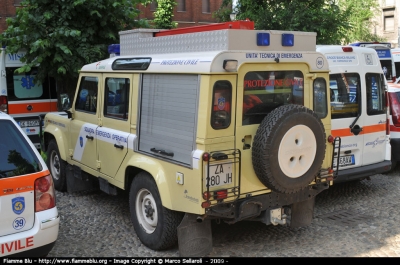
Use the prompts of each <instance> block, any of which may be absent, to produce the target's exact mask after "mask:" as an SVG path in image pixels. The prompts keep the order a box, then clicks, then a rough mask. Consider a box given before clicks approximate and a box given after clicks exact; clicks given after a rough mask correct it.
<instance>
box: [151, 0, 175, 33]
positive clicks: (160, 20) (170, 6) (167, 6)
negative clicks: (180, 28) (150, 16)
mask: <svg viewBox="0 0 400 265" xmlns="http://www.w3.org/2000/svg"><path fill="white" fill-rule="evenodd" d="M175 6H176V1H175V0H157V10H156V11H155V12H154V20H153V22H154V27H155V28H156V29H173V28H176V27H177V25H178V23H176V22H173V21H172V18H173V17H174V7H175Z"/></svg>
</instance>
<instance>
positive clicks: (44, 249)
mask: <svg viewBox="0 0 400 265" xmlns="http://www.w3.org/2000/svg"><path fill="white" fill-rule="evenodd" d="M59 224H60V216H59V214H58V211H57V208H56V207H54V208H52V209H49V210H46V211H42V212H38V213H35V224H34V225H33V227H32V228H31V229H29V230H26V231H23V232H20V233H14V234H10V235H6V236H1V237H0V257H3V256H7V257H24V256H25V257H45V256H47V254H48V253H49V252H50V251H51V249H52V248H53V246H54V244H55V242H56V240H57V237H58V229H59Z"/></svg>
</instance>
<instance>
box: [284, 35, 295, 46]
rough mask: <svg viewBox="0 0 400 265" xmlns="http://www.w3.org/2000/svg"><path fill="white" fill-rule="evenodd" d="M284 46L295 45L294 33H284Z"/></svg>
mask: <svg viewBox="0 0 400 265" xmlns="http://www.w3.org/2000/svg"><path fill="white" fill-rule="evenodd" d="M282 46H294V35H293V34H289V33H283V34H282Z"/></svg>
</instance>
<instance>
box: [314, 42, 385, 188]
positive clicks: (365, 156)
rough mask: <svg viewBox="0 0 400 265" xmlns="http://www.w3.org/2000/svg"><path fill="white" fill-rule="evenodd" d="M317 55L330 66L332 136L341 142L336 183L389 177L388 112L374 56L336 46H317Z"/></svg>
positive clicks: (366, 50)
mask: <svg viewBox="0 0 400 265" xmlns="http://www.w3.org/2000/svg"><path fill="white" fill-rule="evenodd" d="M316 50H317V51H318V52H321V53H322V54H324V56H325V57H326V59H327V61H328V64H329V69H330V74H329V84H330V94H331V103H330V104H331V117H332V135H333V136H334V137H335V136H339V137H340V139H341V145H340V160H339V164H338V165H337V164H335V166H338V167H339V170H338V175H337V178H336V179H335V180H334V183H340V182H345V181H349V180H355V179H362V178H366V177H369V176H372V175H374V174H378V173H383V172H387V171H388V170H390V168H391V145H390V132H389V128H390V124H389V107H388V105H387V104H388V99H387V85H386V80H385V77H384V75H383V72H382V68H381V65H380V63H379V57H378V56H377V53H376V51H375V50H374V49H371V48H364V47H353V46H336V45H322V46H320V45H318V46H317V49H316ZM335 162H336V160H335Z"/></svg>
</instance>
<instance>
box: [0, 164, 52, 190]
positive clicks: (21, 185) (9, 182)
mask: <svg viewBox="0 0 400 265" xmlns="http://www.w3.org/2000/svg"><path fill="white" fill-rule="evenodd" d="M48 175H50V172H49V170H47V169H46V170H44V171H41V172H37V173H33V174H28V175H23V176H15V177H9V178H5V179H1V180H0V184H1V190H0V196H5V195H10V194H14V193H21V192H26V191H31V190H34V189H35V187H34V184H35V180H36V179H38V178H40V177H44V176H48Z"/></svg>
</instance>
